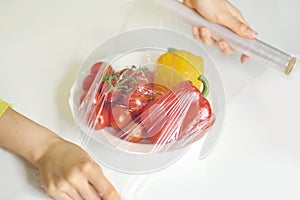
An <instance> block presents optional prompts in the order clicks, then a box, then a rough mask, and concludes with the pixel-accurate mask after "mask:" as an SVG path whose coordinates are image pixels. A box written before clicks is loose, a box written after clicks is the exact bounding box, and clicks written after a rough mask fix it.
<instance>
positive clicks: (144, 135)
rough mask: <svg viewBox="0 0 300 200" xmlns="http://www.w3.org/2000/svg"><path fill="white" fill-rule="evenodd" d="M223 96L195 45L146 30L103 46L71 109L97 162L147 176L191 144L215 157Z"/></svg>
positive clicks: (83, 72) (79, 82) (90, 61)
mask: <svg viewBox="0 0 300 200" xmlns="http://www.w3.org/2000/svg"><path fill="white" fill-rule="evenodd" d="M150 36H151V37H150ZM170 47H171V48H170ZM174 48H176V49H174ZM204 68H205V69H204ZM208 82H209V85H208ZM224 97H225V96H224V90H223V85H222V81H221V79H220V76H219V74H218V71H217V69H216V68H215V65H214V63H213V62H212V61H211V59H210V58H209V57H208V55H207V54H206V52H205V51H204V50H203V49H202V48H201V47H200V46H199V45H198V44H197V43H196V42H195V41H193V40H191V39H190V38H188V37H186V36H184V35H183V34H181V33H178V32H175V31H172V30H167V29H160V28H144V29H136V30H132V31H128V32H124V33H121V34H119V35H116V36H114V37H112V38H110V39H108V40H107V41H105V42H103V43H102V44H101V45H99V46H98V47H97V48H96V49H95V50H94V51H93V52H92V53H91V54H90V55H89V56H88V58H87V59H86V60H85V61H84V63H83V64H82V67H81V68H80V71H79V73H78V75H77V78H76V81H75V83H74V85H73V87H72V89H71V96H70V99H69V103H70V107H71V111H72V114H73V117H74V121H75V126H76V128H77V133H78V139H79V143H80V144H81V146H82V147H83V148H84V149H85V150H86V151H87V152H88V153H89V154H90V155H91V156H92V157H93V158H95V159H96V161H98V162H99V163H100V164H101V165H105V166H107V167H109V168H111V169H114V170H117V171H121V172H126V173H134V174H144V173H149V172H154V171H157V170H160V169H162V168H164V167H166V166H169V165H170V164H172V163H174V162H175V161H176V160H178V159H179V158H180V157H181V156H182V155H183V154H184V153H185V152H186V150H187V149H189V147H190V146H191V144H195V145H193V146H195V147H196V148H198V151H199V152H200V153H201V154H202V152H204V153H205V154H206V153H207V152H209V151H210V149H211V148H212V147H213V146H214V144H215V142H216V140H217V139H218V137H219V134H220V130H221V128H222V124H223V119H224V107H223V105H224V99H225V98H224Z"/></svg>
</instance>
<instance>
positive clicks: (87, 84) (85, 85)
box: [82, 74, 95, 90]
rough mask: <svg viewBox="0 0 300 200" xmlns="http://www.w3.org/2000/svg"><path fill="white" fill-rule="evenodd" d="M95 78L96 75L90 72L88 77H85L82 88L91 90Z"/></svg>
mask: <svg viewBox="0 0 300 200" xmlns="http://www.w3.org/2000/svg"><path fill="white" fill-rule="evenodd" d="M94 79H95V75H94V74H89V75H88V76H87V77H85V79H84V80H83V82H82V89H83V90H89V89H90V87H91V85H92V83H93V81H94Z"/></svg>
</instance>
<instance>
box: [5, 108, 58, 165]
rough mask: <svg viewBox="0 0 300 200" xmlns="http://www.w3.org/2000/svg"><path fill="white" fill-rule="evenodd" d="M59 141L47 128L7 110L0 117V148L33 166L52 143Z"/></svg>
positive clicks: (9, 109) (11, 110)
mask: <svg viewBox="0 0 300 200" xmlns="http://www.w3.org/2000/svg"><path fill="white" fill-rule="evenodd" d="M58 140H61V138H59V137H58V136H57V135H56V134H54V133H52V132H51V131H50V130H48V129H47V128H45V127H43V126H41V125H39V124H37V123H35V122H33V121H32V120H30V119H28V118H26V117H25V116H23V115H21V114H20V113H18V112H16V111H14V110H13V109H11V108H8V109H7V110H6V111H5V112H4V114H3V115H2V116H1V117H0V146H1V147H3V148H5V149H7V150H9V151H11V152H13V153H15V154H16V155H18V156H20V157H22V158H24V159H25V160H27V161H28V162H30V163H31V164H33V165H34V166H36V165H37V161H38V160H39V158H40V157H41V156H42V155H43V154H44V152H45V151H47V149H48V148H49V146H50V145H51V144H53V143H54V142H56V141H58Z"/></svg>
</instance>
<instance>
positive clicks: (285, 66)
mask: <svg viewBox="0 0 300 200" xmlns="http://www.w3.org/2000/svg"><path fill="white" fill-rule="evenodd" d="M154 1H155V3H157V4H158V5H161V6H163V7H164V8H166V9H167V10H169V11H170V12H172V14H174V15H176V16H178V17H179V18H181V19H183V20H185V21H187V22H188V23H190V24H192V25H194V26H198V27H203V26H204V27H207V28H209V29H210V31H211V33H212V35H213V37H214V38H216V39H217V40H219V39H223V40H225V41H227V42H228V43H229V44H230V45H231V46H232V47H233V48H234V49H235V50H236V51H238V52H240V53H243V54H245V55H247V56H249V57H252V58H256V59H259V60H261V61H262V62H264V63H266V64H268V66H270V67H273V68H275V69H277V70H279V71H281V72H283V73H284V74H286V75H289V74H290V73H291V71H292V69H293V67H294V65H295V62H296V57H295V56H292V55H290V54H288V53H286V52H284V51H282V50H280V49H277V48H275V47H273V46H271V45H269V44H267V43H265V42H263V41H261V40H259V39H247V38H243V37H241V36H238V35H237V34H235V33H234V32H232V31H231V30H229V29H228V28H225V27H224V26H221V25H218V24H214V23H211V22H209V21H207V20H206V19H204V18H203V17H202V16H201V15H199V14H198V13H197V12H196V11H195V10H193V9H190V8H188V7H187V6H184V5H183V4H182V3H181V2H179V1H177V0H154Z"/></svg>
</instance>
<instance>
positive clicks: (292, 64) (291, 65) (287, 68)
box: [284, 57, 297, 75]
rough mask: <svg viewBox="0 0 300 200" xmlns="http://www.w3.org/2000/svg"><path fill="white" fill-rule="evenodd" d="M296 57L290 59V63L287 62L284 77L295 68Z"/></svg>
mask: <svg viewBox="0 0 300 200" xmlns="http://www.w3.org/2000/svg"><path fill="white" fill-rule="evenodd" d="M296 60H297V59H296V57H291V59H290V61H289V62H288V64H287V66H286V68H285V71H284V73H285V74H286V75H289V74H290V73H291V71H292V70H293V68H294V66H295V63H296Z"/></svg>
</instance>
